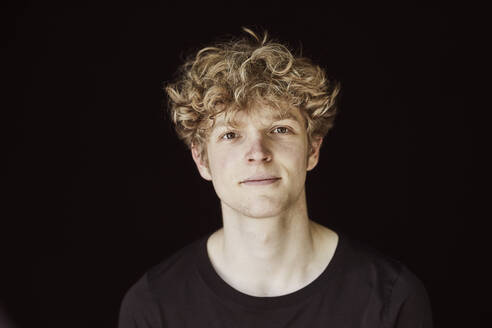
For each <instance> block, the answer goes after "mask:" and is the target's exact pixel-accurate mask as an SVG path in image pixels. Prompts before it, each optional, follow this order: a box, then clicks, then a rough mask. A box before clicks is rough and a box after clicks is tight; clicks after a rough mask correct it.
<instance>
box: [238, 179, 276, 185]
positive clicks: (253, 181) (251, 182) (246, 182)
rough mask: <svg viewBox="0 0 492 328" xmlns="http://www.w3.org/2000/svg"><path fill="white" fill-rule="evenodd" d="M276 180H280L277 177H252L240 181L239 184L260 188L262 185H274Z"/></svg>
mask: <svg viewBox="0 0 492 328" xmlns="http://www.w3.org/2000/svg"><path fill="white" fill-rule="evenodd" d="M278 180H280V178H277V177H254V178H250V179H247V180H244V181H242V182H241V184H244V185H250V186H262V185H269V184H272V183H275V182H277V181H278Z"/></svg>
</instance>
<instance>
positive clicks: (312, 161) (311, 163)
mask: <svg viewBox="0 0 492 328" xmlns="http://www.w3.org/2000/svg"><path fill="white" fill-rule="evenodd" d="M322 143H323V137H316V136H315V137H313V138H312V140H311V152H310V153H309V157H308V164H307V170H308V171H311V170H312V169H314V168H315V167H316V164H318V160H319V151H320V149H321V144H322Z"/></svg>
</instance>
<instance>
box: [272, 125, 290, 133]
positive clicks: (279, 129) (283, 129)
mask: <svg viewBox="0 0 492 328" xmlns="http://www.w3.org/2000/svg"><path fill="white" fill-rule="evenodd" d="M273 132H274V133H279V134H286V133H289V132H290V130H289V128H286V127H285V126H278V127H276V128H275V129H273Z"/></svg>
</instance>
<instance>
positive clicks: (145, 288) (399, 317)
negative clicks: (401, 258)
mask: <svg viewBox="0 0 492 328" xmlns="http://www.w3.org/2000/svg"><path fill="white" fill-rule="evenodd" d="M338 235H339V241H338V245H337V248H336V250H335V254H334V255H333V258H332V259H331V261H330V263H329V264H328V266H327V267H326V268H325V269H324V271H323V272H322V273H321V274H320V275H319V276H318V277H317V278H316V279H315V280H314V281H312V282H311V283H310V284H308V285H307V286H305V287H303V288H301V289H299V290H297V291H295V292H292V293H290V294H286V295H282V296H275V297H257V296H251V295H247V294H244V293H241V292H240V291H238V290H236V289H234V288H233V287H231V286H230V285H228V284H227V283H226V282H225V281H224V280H223V279H222V278H221V277H220V276H219V275H218V274H217V272H216V271H215V269H214V268H213V266H212V263H211V261H210V258H209V257H208V253H207V240H208V237H209V236H210V234H207V235H206V236H204V237H203V238H201V239H199V240H197V241H195V242H194V243H192V244H190V245H188V246H187V247H185V248H183V249H181V250H180V251H178V252H176V253H175V254H174V255H172V256H171V257H170V258H168V259H167V260H165V261H163V262H162V263H160V264H158V265H156V266H155V267H153V268H152V269H151V270H149V271H148V272H147V273H145V274H144V275H143V276H142V277H141V278H140V279H139V280H138V281H137V282H136V283H135V284H134V285H133V286H132V287H131V288H130V289H129V290H128V292H127V293H126V295H125V297H124V299H123V301H122V304H121V308H120V317H119V328H136V327H138V328H144V327H145V328H157V327H159V328H164V327H166V328H167V327H172V328H176V327H179V328H184V327H224V328H233V327H234V328H236V327H237V328H241V327H247V328H252V327H255V328H261V327H268V328H275V327H309V328H317V327H331V328H342V327H343V328H350V327H357V328H376V327H377V328H389V327H397V328H407V327H408V328H410V327H411V328H417V327H418V328H430V327H432V314H431V307H430V302H429V299H428V296H427V292H426V290H425V288H424V286H423V284H422V283H421V281H420V280H419V279H418V278H417V277H416V276H415V275H414V274H413V273H412V272H410V271H409V270H408V268H407V267H405V266H404V265H403V264H401V263H400V262H398V261H396V260H393V259H391V258H388V257H386V256H384V255H382V254H380V253H379V252H377V251H376V250H374V249H372V248H370V247H368V246H366V245H363V244H361V243H359V242H357V241H355V240H353V239H350V238H349V237H347V236H346V235H345V234H341V233H338Z"/></svg>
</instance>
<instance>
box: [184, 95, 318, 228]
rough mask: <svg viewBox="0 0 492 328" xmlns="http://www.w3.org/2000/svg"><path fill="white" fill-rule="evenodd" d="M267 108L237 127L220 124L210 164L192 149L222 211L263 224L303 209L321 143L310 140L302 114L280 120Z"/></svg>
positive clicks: (220, 120)
mask: <svg viewBox="0 0 492 328" xmlns="http://www.w3.org/2000/svg"><path fill="white" fill-rule="evenodd" d="M277 113H278V112H275V111H273V110H271V109H269V108H268V107H265V106H263V105H255V106H254V107H253V108H251V110H249V111H240V112H238V113H237V115H236V120H235V121H236V122H237V127H235V128H232V127H231V126H228V125H227V124H225V121H224V115H223V114H221V115H219V116H218V117H217V118H216V123H215V125H214V128H213V130H212V132H211V133H210V137H209V139H208V142H207V145H206V147H207V155H208V166H207V163H204V162H203V161H201V159H200V157H199V151H198V149H196V148H193V158H194V160H195V162H196V163H197V167H198V169H199V171H200V174H201V175H202V177H203V178H205V179H207V180H211V181H212V183H213V185H214V188H215V191H216V193H217V196H218V197H219V198H220V200H221V202H222V206H227V207H229V208H230V209H231V210H233V211H235V212H237V213H238V214H241V215H244V216H248V217H254V218H264V217H271V216H275V215H279V214H281V213H282V212H284V211H286V210H289V208H291V207H292V206H296V204H299V198H300V197H301V195H303V192H304V183H305V180H306V171H308V170H311V169H313V168H314V167H315V166H316V164H317V162H318V156H319V148H320V146H321V141H322V139H321V138H319V139H316V140H313V142H312V145H313V151H312V153H311V154H309V156H308V149H309V147H308V137H307V134H306V128H305V122H304V119H303V118H302V115H301V113H300V112H299V109H297V108H294V109H292V110H291V111H290V112H289V114H288V115H284V116H283V117H279V116H278V114H277Z"/></svg>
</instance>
